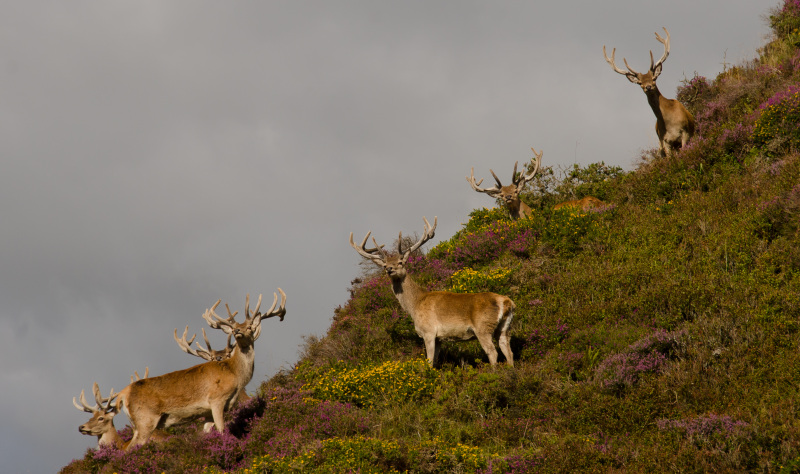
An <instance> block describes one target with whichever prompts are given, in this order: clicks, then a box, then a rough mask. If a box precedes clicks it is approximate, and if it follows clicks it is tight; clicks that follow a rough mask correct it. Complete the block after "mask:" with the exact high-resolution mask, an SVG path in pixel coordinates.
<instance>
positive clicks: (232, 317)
mask: <svg viewBox="0 0 800 474" xmlns="http://www.w3.org/2000/svg"><path fill="white" fill-rule="evenodd" d="M225 309H226V310H227V311H228V321H231V322H233V321H234V318H235V317H236V315H237V314H239V312H238V311H234V312H233V313H231V307H230V306H228V303H225Z"/></svg>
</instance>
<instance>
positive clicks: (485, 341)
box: [475, 333, 497, 367]
mask: <svg viewBox="0 0 800 474" xmlns="http://www.w3.org/2000/svg"><path fill="white" fill-rule="evenodd" d="M475 336H476V337H477V338H478V342H480V343H481V347H483V351H484V352H486V355H488V356H489V363H490V364H492V367H494V366H495V365H497V349H495V348H494V341H492V334H491V333H482V334H476V335H475Z"/></svg>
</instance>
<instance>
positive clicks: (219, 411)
mask: <svg viewBox="0 0 800 474" xmlns="http://www.w3.org/2000/svg"><path fill="white" fill-rule="evenodd" d="M211 417H212V418H214V427H215V428H216V429H217V431H219V432H220V433H222V432H223V431H224V430H225V402H224V401H223V402H221V403H215V404H213V405H211ZM209 431H211V429H209Z"/></svg>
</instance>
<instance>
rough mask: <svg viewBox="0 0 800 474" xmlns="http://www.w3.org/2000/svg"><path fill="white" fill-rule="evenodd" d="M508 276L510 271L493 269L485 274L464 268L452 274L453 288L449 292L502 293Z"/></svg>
mask: <svg viewBox="0 0 800 474" xmlns="http://www.w3.org/2000/svg"><path fill="white" fill-rule="evenodd" d="M510 276H511V270H509V269H506V268H495V269H493V270H487V271H485V272H479V271H476V270H473V269H471V268H464V269H461V270H459V271H457V272H455V273H454V274H453V278H452V281H453V286H452V287H451V288H450V291H452V292H454V293H479V292H482V291H493V292H502V291H504V290H505V289H507V288H506V287H507V284H508V278H509V277H510Z"/></svg>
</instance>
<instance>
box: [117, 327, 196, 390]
mask: <svg viewBox="0 0 800 474" xmlns="http://www.w3.org/2000/svg"><path fill="white" fill-rule="evenodd" d="M186 328H187V329H188V328H189V326H186ZM176 335H177V330H176ZM184 337H186V335H185V334H184ZM192 339H193V340H194V336H192ZM149 375H150V367H145V368H144V377H139V371H137V370H134V371H133V375H131V383H133V382H135V381H137V380H142V379H146V378H147V377H148V376H149ZM134 376H136V378H135V379H134Z"/></svg>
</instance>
